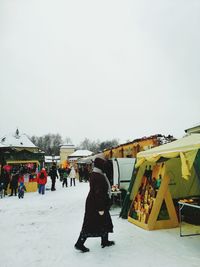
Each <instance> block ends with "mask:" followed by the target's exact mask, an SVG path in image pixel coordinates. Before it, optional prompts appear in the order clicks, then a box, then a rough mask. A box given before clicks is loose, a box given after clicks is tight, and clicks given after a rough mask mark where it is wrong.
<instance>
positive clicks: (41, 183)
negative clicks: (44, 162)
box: [37, 168, 47, 195]
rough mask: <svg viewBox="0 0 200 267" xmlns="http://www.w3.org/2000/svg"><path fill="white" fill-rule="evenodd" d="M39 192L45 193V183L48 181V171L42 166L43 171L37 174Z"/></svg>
mask: <svg viewBox="0 0 200 267" xmlns="http://www.w3.org/2000/svg"><path fill="white" fill-rule="evenodd" d="M37 183H38V193H39V194H42V195H44V193H45V184H46V183H47V173H46V170H45V168H42V170H41V172H39V173H38V175H37Z"/></svg>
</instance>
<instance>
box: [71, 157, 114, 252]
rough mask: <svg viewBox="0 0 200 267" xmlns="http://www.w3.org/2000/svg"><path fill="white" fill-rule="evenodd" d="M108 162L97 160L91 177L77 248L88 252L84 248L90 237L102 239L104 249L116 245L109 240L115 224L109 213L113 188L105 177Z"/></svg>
mask: <svg viewBox="0 0 200 267" xmlns="http://www.w3.org/2000/svg"><path fill="white" fill-rule="evenodd" d="M105 166H106V161H105V160H104V159H102V158H96V159H95V161H94V169H93V172H92V173H91V175H90V179H89V183H90V191H89V193H88V196H87V199H86V205H85V216H84V221H83V226H82V230H81V233H80V236H79V238H78V241H77V242H76V244H75V248H76V249H78V250H80V251H82V252H88V251H89V249H88V248H86V247H85V246H84V243H85V241H86V239H87V238H88V237H101V246H102V248H104V247H106V246H112V245H114V244H115V243H114V241H109V240H108V233H112V232H113V224H112V220H111V216H110V213H109V208H110V196H111V195H110V194H111V188H110V183H109V181H108V178H107V177H106V176H105V175H104V172H105Z"/></svg>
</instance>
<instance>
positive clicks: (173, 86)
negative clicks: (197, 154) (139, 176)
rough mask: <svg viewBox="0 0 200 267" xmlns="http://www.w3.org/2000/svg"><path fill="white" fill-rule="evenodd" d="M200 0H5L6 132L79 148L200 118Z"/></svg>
mask: <svg viewBox="0 0 200 267" xmlns="http://www.w3.org/2000/svg"><path fill="white" fill-rule="evenodd" d="M199 14H200V1H199V0H167V1H166V0H152V1H149V0H121V1H119V0H101V1H100V0H99V1H97V0H84V1H83V0H17V1H16V0H0V116H1V119H0V124H1V126H0V135H1V136H2V135H4V134H6V133H8V132H14V131H15V130H16V127H19V130H20V132H24V133H27V134H28V135H30V136H32V135H36V136H42V135H44V134H47V133H59V134H61V136H62V137H63V139H65V137H70V138H71V140H72V142H73V143H74V144H75V145H77V144H79V143H80V142H81V141H82V140H83V139H84V138H85V137H87V138H89V139H91V140H97V139H99V140H101V141H105V140H111V139H113V138H117V139H119V140H120V141H121V142H124V141H126V140H130V141H131V140H134V139H135V138H140V137H143V136H149V135H152V134H158V133H160V134H164V135H168V134H172V135H174V136H175V137H177V138H178V137H182V136H183V135H184V130H185V129H187V128H189V127H191V126H194V125H196V124H198V123H200V30H199V28H200V15H199Z"/></svg>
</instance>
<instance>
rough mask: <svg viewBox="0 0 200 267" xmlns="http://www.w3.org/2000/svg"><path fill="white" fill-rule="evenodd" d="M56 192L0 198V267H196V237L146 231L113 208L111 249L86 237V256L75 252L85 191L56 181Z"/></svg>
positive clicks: (199, 245)
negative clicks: (87, 248) (87, 249)
mask: <svg viewBox="0 0 200 267" xmlns="http://www.w3.org/2000/svg"><path fill="white" fill-rule="evenodd" d="M49 182H50V181H48V184H49ZM48 187H49V185H48ZM56 187H57V190H56V191H55V192H51V191H46V193H45V195H43V196H42V195H39V194H38V193H37V192H35V193H26V194H25V197H24V199H18V198H17V197H5V198H3V199H0V266H1V267H11V266H15V267H27V266H28V267H55V266H56V267H64V266H69V267H70V266H74V267H79V266H81V267H84V266H87V267H88V266H92V267H95V266H106V267H111V266H112V267H114V266H115V267H118V266H126V267H129V266H131V267H132V266H139V267H143V266H144V267H151V266H152V267H153V266H154V267H160V266H162V267H179V266H180V267H193V266H198V267H199V266H200V236H193V237H180V236H179V228H176V229H170V230H159V231H145V230H143V229H140V228H138V227H136V226H135V225H133V224H131V223H129V222H128V221H127V220H124V219H121V218H119V217H118V216H117V215H116V214H118V212H119V210H117V209H114V210H112V211H111V214H113V215H114V216H112V219H113V224H114V233H113V234H111V235H110V239H111V240H115V241H116V245H115V246H113V247H109V248H108V247H107V248H103V249H102V248H101V247H100V238H93V239H92V238H89V239H88V240H87V241H86V246H87V247H89V248H90V252H89V253H80V252H78V251H76V250H75V249H74V243H75V242H76V240H77V238H78V235H79V232H80V229H81V225H82V220H83V215H84V205H85V199H86V196H87V193H88V189H89V186H88V183H79V182H77V186H76V187H68V188H62V186H61V183H60V182H59V181H58V180H57V182H56Z"/></svg>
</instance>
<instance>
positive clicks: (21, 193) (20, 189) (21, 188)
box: [18, 182, 26, 198]
mask: <svg viewBox="0 0 200 267" xmlns="http://www.w3.org/2000/svg"><path fill="white" fill-rule="evenodd" d="M24 191H26V187H25V185H24V183H23V182H20V184H19V187H18V197H19V198H24Z"/></svg>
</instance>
